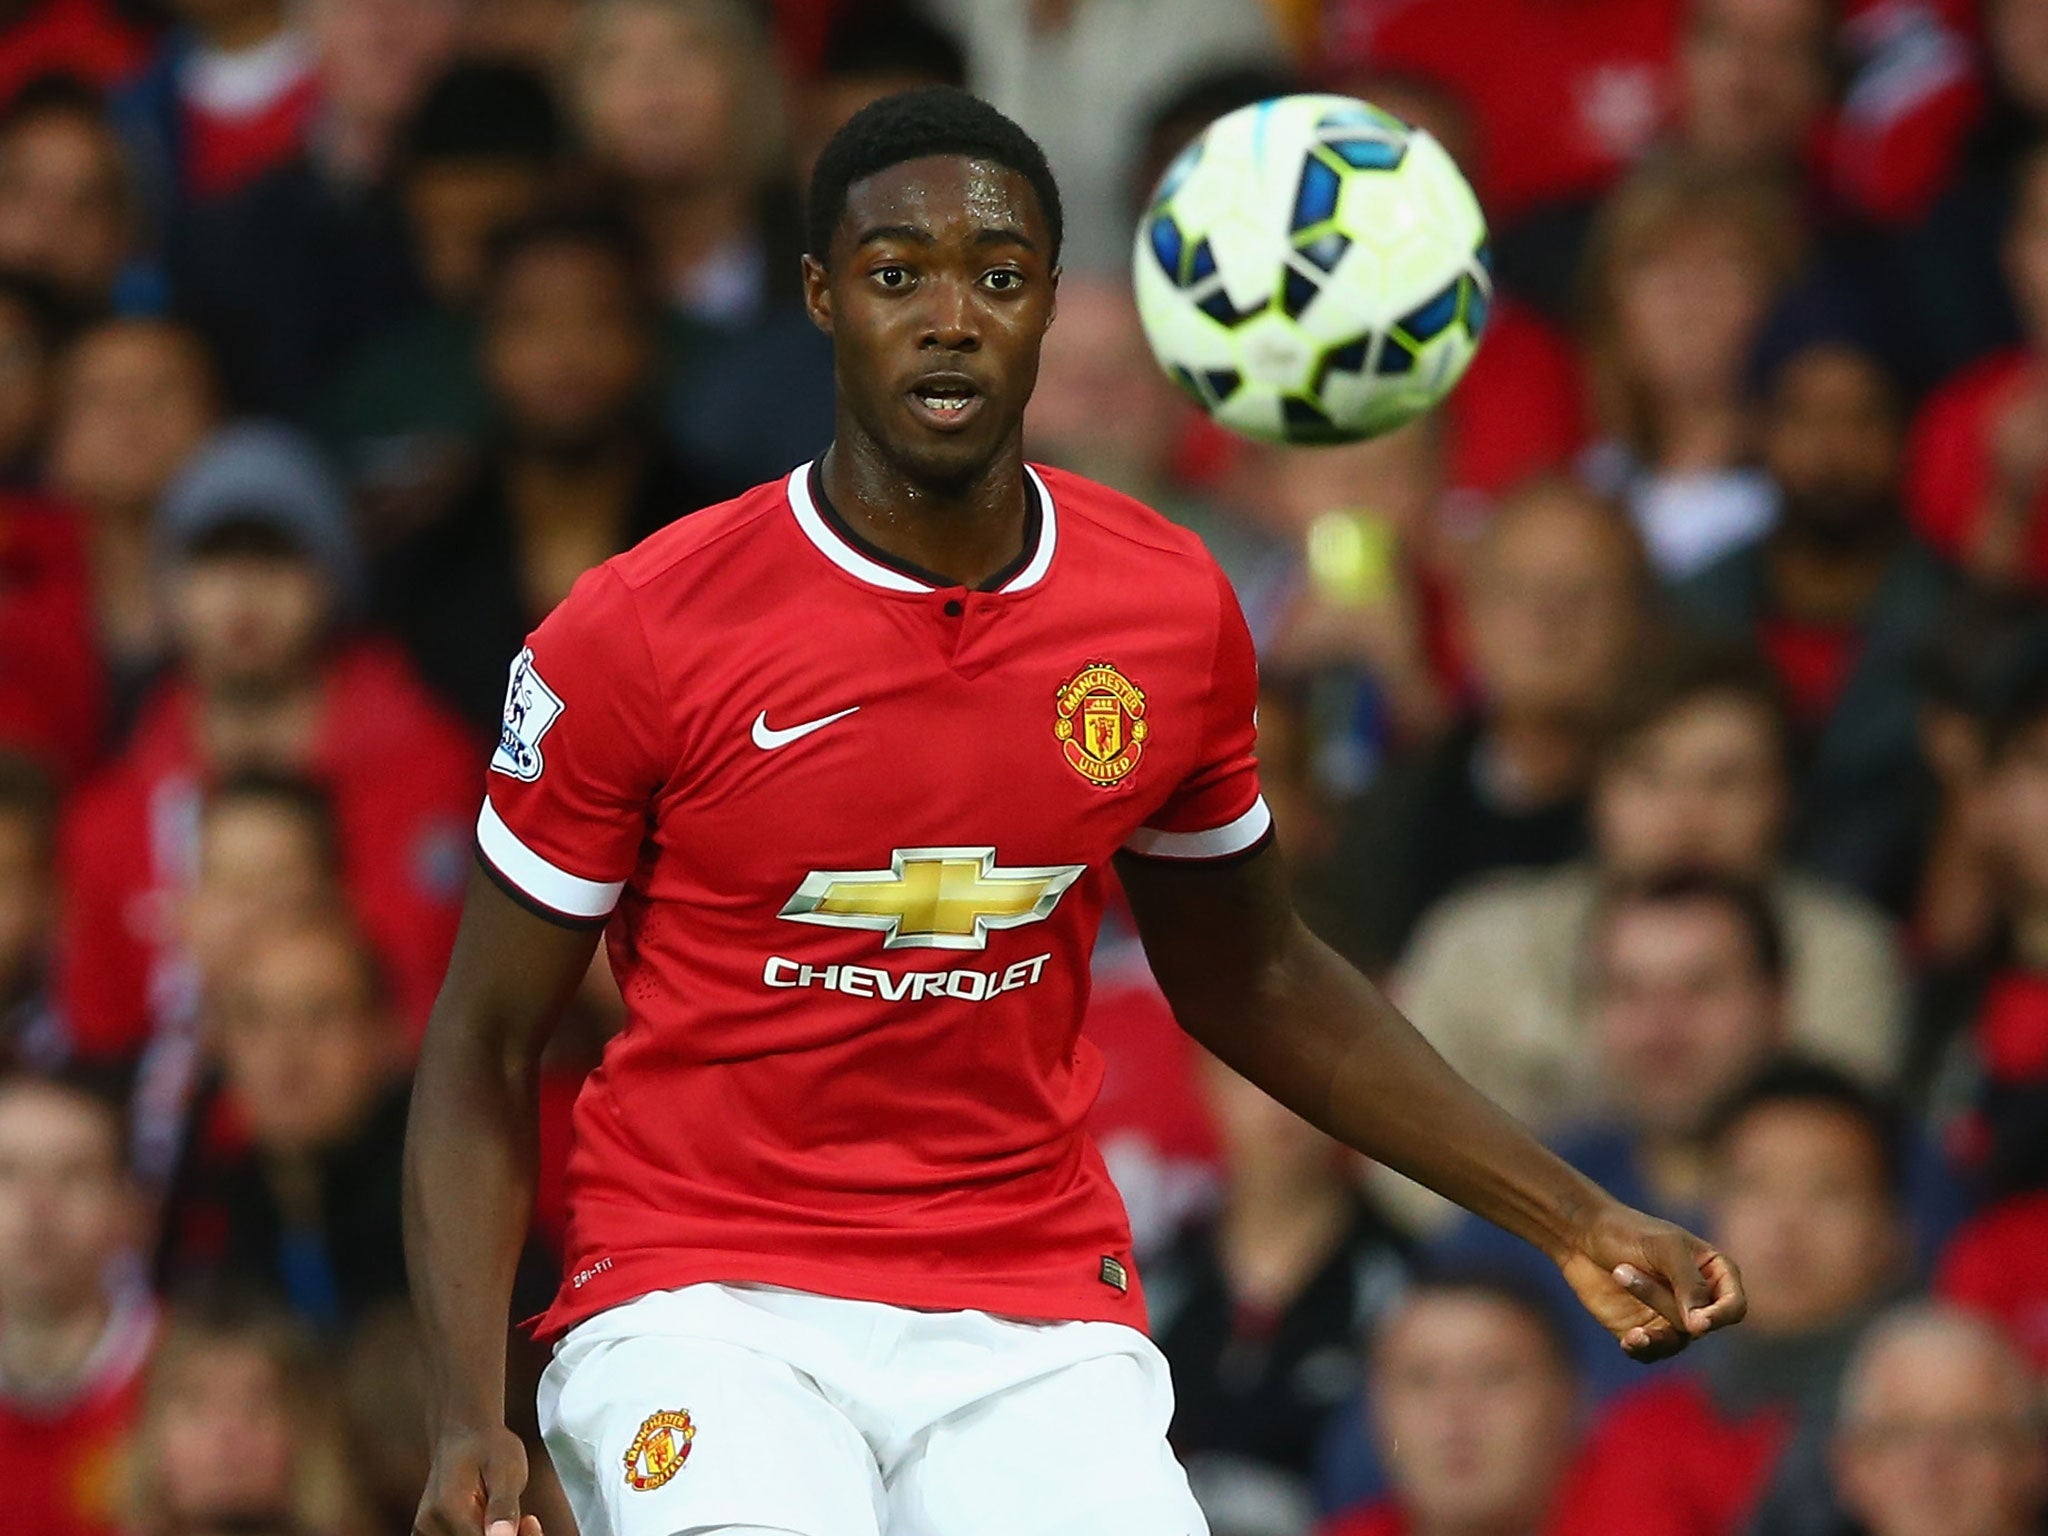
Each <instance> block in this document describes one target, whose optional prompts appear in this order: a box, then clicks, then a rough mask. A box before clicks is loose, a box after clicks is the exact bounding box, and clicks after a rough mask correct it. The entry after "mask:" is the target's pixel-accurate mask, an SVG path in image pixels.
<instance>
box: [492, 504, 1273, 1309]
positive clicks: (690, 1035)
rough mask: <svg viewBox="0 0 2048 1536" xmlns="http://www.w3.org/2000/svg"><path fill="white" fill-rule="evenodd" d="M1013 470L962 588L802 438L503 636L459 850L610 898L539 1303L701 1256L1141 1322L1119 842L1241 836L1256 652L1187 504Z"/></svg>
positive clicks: (582, 899)
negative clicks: (772, 469) (1100, 1000)
mask: <svg viewBox="0 0 2048 1536" xmlns="http://www.w3.org/2000/svg"><path fill="white" fill-rule="evenodd" d="M1029 480H1030V486H1029V489H1030V496H1029V501H1030V505H1031V516H1030V519H1029V524H1028V527H1027V532H1026V539H1025V547H1024V550H1023V552H1022V554H1021V555H1020V557H1019V559H1018V561H1017V562H1016V564H1015V565H1014V566H1013V567H1012V568H1011V569H1010V570H1008V571H1006V572H1003V573H1001V574H999V575H998V576H997V577H996V578H994V579H993V580H991V581H990V582H988V583H987V584H985V587H984V589H982V590H978V591H970V590H968V589H966V588H962V587H958V586H951V587H949V586H945V585H943V584H942V582H941V580H940V579H939V578H935V577H930V576H928V575H925V574H920V573H917V572H914V571H912V570H910V569H908V568H906V567H903V566H901V565H898V564H895V563H892V562H891V561H890V560H889V559H888V557H887V556H885V555H883V554H882V553H881V552H880V551H879V550H876V549H874V548H872V547H870V546H867V545H865V544H863V542H862V541H860V540H859V539H858V537H857V536H856V535H854V534H853V533H852V531H851V530H850V529H848V528H847V527H846V525H845V524H844V523H843V522H842V521H840V520H839V519H838V518H837V517H836V516H835V515H834V514H833V512H832V510H831V508H830V507H829V506H827V505H825V504H824V500H823V497H822V495H820V494H819V493H818V492H817V490H816V481H815V476H814V473H813V471H812V470H811V469H810V468H809V467H808V466H806V468H804V469H801V470H798V471H797V472H796V473H795V474H793V475H792V476H791V477H790V478H789V480H788V481H787V482H786V483H783V484H776V485H771V486H764V487H761V488H759V489H757V490H754V491H751V492H749V493H748V494H747V495H745V496H743V497H741V498H740V499H738V500H737V501H733V502H728V503H726V504H724V505H722V506H719V507H714V508H710V509H708V510H706V511H702V512H698V513H695V514H694V515H692V516H690V517H688V518H685V519H683V520H682V521H681V522H679V523H676V524H674V525H673V526H671V527H669V528H667V529H665V530H663V531H662V532H661V533H658V534H656V535H655V536H654V537H652V538H650V539H649V540H647V541H646V542H645V543H643V544H641V545H640V546H639V547H638V548H637V549H634V550H631V551H629V552H628V553H626V554H624V555H621V556H619V557H618V558H617V559H615V560H611V561H608V562H607V563H606V564H604V565H603V566H601V567H599V568H598V569H597V570H596V571H593V572H591V573H590V574H589V575H587V576H585V577H584V578H583V579H582V580H581V581H579V582H578V583H577V585H576V588H575V590H574V591H572V592H571V593H570V595H569V597H568V599H567V600H566V601H565V602H564V603H563V604H562V606H561V607H560V608H558V609H557V610H556V611H555V612H554V613H553V614H552V615H550V616H549V617H548V619H547V620H546V621H545V622H544V623H543V624H542V625H541V626H540V628H539V629H538V630H536V631H535V632H534V634H533V636H532V638H531V641H530V643H529V646H528V649H527V650H526V651H525V652H524V653H522V654H521V656H520V657H519V658H518V659H517V660H516V661H515V662H514V664H513V669H512V679H511V687H510V690H509V692H508V696H507V701H506V707H505V722H504V730H503V733H502V736H501V739H500V742H499V746H498V750H497V753H496V754H495V756H494V757H493V759H492V762H491V768H492V770H493V771H492V772H491V774H490V775H489V784H490V791H489V795H488V798H487V799H486V801H485V804H484V808H483V812H482V816H481V819H480V822H479V826H478V841H479V846H480V850H481V852H482V854H483V857H484V860H485V863H486V866H487V867H488V868H489V869H490V870H492V871H493V872H495V874H496V875H497V876H498V878H499V879H500V880H501V881H502V882H503V883H504V885H505V886H506V887H507V888H508V889H509V890H510V891H511V892H512V893H513V894H514V895H515V896H518V897H521V898H523V899H525V900H526V901H528V902H530V903H533V904H536V905H537V906H539V907H540V908H542V909H543V910H545V911H546V912H548V913H550V914H552V915H554V916H556V917H558V918H563V919H568V920H572V921H573V920H581V921H592V922H595V921H604V920H606V919H609V943H610V946H611V960H612V965H613V968H614V971H615V972H616V974H617V977H618V980H619V986H620V990H621V992H622V993H623V995H624V997H625V1000H626V1005H627V1008H628V1010H629V1022H628V1024H627V1027H626V1028H625V1030H624V1031H623V1032H622V1033H621V1034H620V1035H619V1036H618V1037H617V1038H615V1039H614V1040H613V1041H612V1042H611V1044H610V1045H609V1047H608V1048H607V1049H606V1052H605V1056H604V1060H603V1062H602V1064H601V1065H600V1066H599V1067H598V1068H597V1070H596V1071H595V1072H594V1073H593V1074H592V1075H591V1077H590V1079H589V1080H588V1082H587V1083H586V1084H585V1086H584V1089H583V1092H582V1094H581V1096H580V1098H579V1099H578V1101H577V1105H576V1112H575V1137H574V1146H573V1148H572V1150H571V1153H570V1162H569V1174H568V1184H569V1206H570V1210H569V1232H568V1243H567V1254H566V1260H567V1262H566V1269H567V1274H568V1278H567V1279H566V1281H565V1283H564V1285H563V1288H562V1291H561V1294H560V1295H559V1296H558V1297H557V1299H556V1302H555V1305H554V1307H553V1308H552V1309H551V1310H550V1311H549V1312H548V1313H547V1314H546V1316H545V1318H544V1319H542V1323H541V1327H542V1330H543V1331H544V1332H558V1331H560V1330H562V1329H564V1328H567V1327H569V1326H570V1325H572V1324H574V1323H576V1322H578V1321H580V1320H581V1319H583V1318H585V1317H588V1316H590V1315H591V1314H593V1313H595V1312H598V1311H600V1310H602V1309H604V1308H606V1307H609V1306H613V1305H615V1304H617V1303H619V1302H622V1301H626V1300H628V1299H630V1298H632V1297H634V1296H638V1295H641V1294H644V1293H646V1292H649V1291H654V1290H662V1289H668V1288H671V1287H675V1286H681V1285H687V1284H691V1283H693V1282H696V1281H704V1280H723V1281H757V1282H763V1283H768V1284H779V1285H786V1286H791V1287H795V1288H797V1289H802V1290H809V1291H815V1292H822V1293H825V1294H830V1295H837V1296H846V1297H853V1298H857V1299H862V1300H871V1301H881V1302H889V1303H893V1304H896V1305H899V1306H912V1307H926V1308H938V1309H953V1308H980V1309H983V1310H986V1311H991V1312H999V1313H1007V1314H1011V1315H1015V1316H1023V1317H1038V1318H1084V1319H1107V1320H1115V1321H1122V1322H1130V1323H1133V1324H1139V1325H1142V1323H1143V1321H1144V1306H1143V1302H1142V1300H1141V1298H1140V1296H1139V1294H1138V1291H1137V1289H1136V1285H1135V1280H1134V1278H1133V1274H1132V1261H1131V1253H1130V1235H1129V1229H1128V1225H1127V1223H1126V1221H1125V1218H1124V1213H1123V1208H1122V1206H1121V1204H1120V1203H1119V1201H1118V1199H1117V1195H1116V1191H1115V1189H1114V1187H1113V1186H1112V1185H1111V1183H1110V1181H1109V1177H1108V1175H1107V1173H1106V1172H1105V1171H1104V1169H1103V1164H1102V1159H1101V1158H1100V1157H1099V1156H1098V1155H1097V1153H1096V1151H1095V1149H1094V1147H1093V1145H1092V1144H1091V1143H1090V1142H1089V1140H1088V1137H1087V1134H1086V1132H1085V1131H1084V1129H1083V1124H1082V1123H1083V1120H1084V1119H1085V1117H1086V1115H1087V1113H1088V1109H1089V1106H1090V1104H1091V1102H1092V1101H1093V1100H1094V1098H1095V1093H1096V1089H1097V1086H1098V1084H1099V1083H1100V1080H1101V1076H1102V1067H1101V1061H1100V1058H1099V1057H1098V1056H1097V1055H1096V1053H1095V1051H1094V1049H1093V1047H1091V1046H1089V1045H1088V1044H1087V1043H1086V1042H1085V1041H1083V1040H1081V1038H1080V1024H1081V1016H1082V1010H1083V1008H1084V1007H1085V1005H1086V1002H1087V993H1088V972H1089V952H1090V948H1091V946H1092V945H1093V943H1094V939H1095V928H1096V922H1097V919H1098V917H1099V916H1100V914H1101V910H1102V901H1103V886H1104V881H1105V871H1104V866H1105V865H1106V864H1107V863H1108V862H1109V860H1110V858H1111V857H1112V856H1113V855H1114V854H1116V853H1117V852H1118V851H1119V850H1121V849H1128V850H1130V851H1131V852H1133V853H1136V854H1139V855H1142V856H1147V857H1154V858H1168V859H1194V860H1200V859H1228V858H1233V857H1237V856H1240V855H1243V854H1245V853H1247V852H1248V851H1250V850H1251V849H1253V848H1255V847H1256V846H1257V845H1259V844H1260V843H1261V842H1262V841H1263V840H1264V838H1265V837H1266V836H1267V833H1268V829H1269V827H1270V824H1271V818H1270V816H1269V815H1268V814H1267V811H1266V806H1265V802H1264V800H1263V799H1262V798H1261V796H1260V794H1259V787H1258V775H1257V770H1256V767H1255V765H1254V761H1253V754H1252V737H1253V724H1252V716H1253V707H1254V703H1255V698H1256V693H1257V678H1256V674H1255V668H1254V663H1253V657H1252V645H1251V638H1250V636H1249V634H1248V633H1247V632H1246V629H1245V625H1244V620H1243V618H1242V616H1241V615H1240V614H1239V612H1238V609H1237V604H1236V600H1235V599H1234V597H1233V596H1232V594H1231V591H1230V588H1229V585H1228V583H1227V582H1226V581H1225V579H1224V577H1223V575H1222V573H1221V571H1219V570H1218V569H1217V567H1216V564H1215V562H1214V561H1213V560H1211V559H1210V557H1209V555H1208V553H1207V551H1206V550H1204V549H1203V547H1202V545H1201V543H1200V541H1199V540H1197V539H1196V538H1195V537H1194V536H1193V535H1191V534H1189V533H1187V532H1186V531H1185V530H1183V529H1180V528H1178V527H1176V526H1174V525H1173V524H1171V523H1169V522H1167V521H1166V520H1165V519H1164V518H1161V517H1159V516H1158V515H1157V514H1155V513H1153V512H1151V511H1148V510H1147V509H1146V508H1144V507H1142V506H1140V505H1138V504H1137V503H1135V502H1133V501H1130V500H1128V499H1127V498H1125V497H1123V496H1120V495H1117V494H1116V493H1115V492H1112V491H1109V490H1106V489H1104V488H1102V487H1101V486H1097V485H1093V484H1091V483H1089V482H1088V481H1085V480H1081V479H1079V478H1076V477H1075V476H1072V475H1066V474H1061V473H1059V472H1057V471H1054V470H1042V471H1041V470H1033V471H1032V472H1031V473H1030V477H1029Z"/></svg>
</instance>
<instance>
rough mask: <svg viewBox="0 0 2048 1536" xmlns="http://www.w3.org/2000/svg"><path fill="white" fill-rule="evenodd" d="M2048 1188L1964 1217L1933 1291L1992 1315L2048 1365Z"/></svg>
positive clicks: (2046, 1367)
mask: <svg viewBox="0 0 2048 1536" xmlns="http://www.w3.org/2000/svg"><path fill="white" fill-rule="evenodd" d="M2044 1254H2048V1193H2043V1194H2030V1195H2018V1196H2015V1197H2013V1198H2012V1199H2009V1200H2005V1201H2002V1202H2001V1203H1999V1204H1998V1205H1995V1206H1993V1207H1992V1208H1991V1209H1990V1210H1988V1211H1984V1212H1981V1213H1979V1214H1978V1215H1976V1216H1974V1217H1972V1218H1971V1219H1970V1220H1969V1221H1967V1222H1965V1223H1964V1224H1963V1226H1962V1227H1961V1229H1960V1230H1958V1231H1957V1233H1956V1235H1955V1236H1954V1237H1953V1238H1951V1239H1950V1240H1949V1244H1948V1247H1947V1249H1946V1250H1945V1251H1944V1252H1943V1254H1942V1257H1941V1266H1940V1269H1939V1271H1938V1272H1937V1273H1936V1275H1935V1278H1934V1291H1935V1294H1936V1295H1938V1296H1941V1297H1944V1298H1945V1299H1947V1300H1949V1301H1953V1302H1955V1303H1957V1304H1958V1305H1960V1306H1965V1307H1969V1308H1971V1309H1973V1310H1975V1311H1978V1312H1983V1313H1985V1314H1987V1315H1988V1316H1990V1317H1993V1318H1996V1319H1997V1320H1998V1321H1999V1322H2000V1323H2002V1324H2003V1325H2004V1326H2005V1327H2006V1328H2008V1329H2010V1330H2011V1331H2012V1335H2013V1337H2014V1338H2015V1339H2016V1340H2018V1342H2019V1346H2020V1348H2021V1349H2023V1350H2025V1351H2026V1354H2027V1358H2028V1359H2030V1360H2032V1361H2033V1362H2034V1364H2035V1365H2036V1366H2037V1367H2038V1368H2040V1369H2042V1370H2044V1371H2048V1265H2044V1264H2043V1263H2042V1256H2043V1255H2044Z"/></svg>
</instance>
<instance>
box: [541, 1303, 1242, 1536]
mask: <svg viewBox="0 0 2048 1536" xmlns="http://www.w3.org/2000/svg"><path fill="white" fill-rule="evenodd" d="M1172 1416H1173V1388H1172V1386H1171V1384H1170V1382H1169V1380H1168V1378H1167V1370H1166V1360H1165V1357H1163V1356H1162V1355H1161V1354H1160V1353H1159V1351H1158V1349H1157V1348H1155V1347H1154V1346H1153V1344H1152V1341H1151V1340H1149V1339H1147V1338H1146V1337H1145V1336H1144V1335H1143V1334H1141V1333H1139V1332H1138V1331H1137V1330H1136V1329H1134V1328H1129V1327H1126V1326H1124V1325H1123V1324H1121V1323H1034V1322H1024V1321H1020V1320H1017V1319H1014V1318H1005V1317H996V1316H992V1315H990V1314H989V1313H986V1312H918V1311H911V1310H909V1309H906V1308H903V1307H891V1306H884V1305H882V1304H880V1303H878V1302H867V1301H845V1300H841V1299H839V1298H836V1297H830V1296H815V1295H811V1294H809V1293H807V1292H802V1291H789V1290H782V1289H779V1288H777V1287H772V1286H754V1285H692V1286H686V1287H685V1288H683V1289H682V1290H676V1291H660V1292H656V1293H655V1294H653V1295H650V1296H643V1297H640V1298H639V1299H638V1300H637V1301H631V1302H628V1303H626V1304H625V1305H623V1306H619V1307H614V1308H613V1309H612V1310H611V1311H609V1312H604V1313H600V1314H599V1315H598V1316H596V1317H593V1318H590V1319H589V1320H588V1321H586V1322H584V1323H582V1324H580V1325H578V1326H577V1327H576V1328H574V1329H573V1330H571V1331H570V1333H569V1334H568V1336H567V1337H566V1338H564V1339H563V1340H562V1341H561V1343H560V1344H558V1345H557V1346H556V1347H555V1357H554V1360H553V1362H552V1363H551V1364H550V1365H549V1366H548V1368H547V1371H546V1373H545V1374H544V1375H543V1376H542V1378H541V1384H540V1424H541V1431H542V1433H543V1434H544V1435H545V1436H546V1438H547V1445H548V1451H549V1453H550V1454H551V1455H552V1456H553V1458H554V1463H555V1469H556V1471H557V1472H558V1473H559V1474H560V1476H561V1479H562V1484H563V1487H564V1488H565V1489H566V1490H567V1492H568V1495H569V1502H570V1505H571V1506H572V1507H573V1508H574V1510H575V1512H576V1520H577V1523H578V1524H579V1525H580V1526H581V1527H582V1536H685V1533H692V1536H694V1533H700V1532H701V1533H710V1532H717V1531H724V1530H727V1529H729V1528H742V1529H754V1530H767V1531H777V1532H785V1531H786V1532H791V1533H794V1536H1085V1533H1090V1532H1097V1531H1114V1532H1116V1533H1117V1536H1208V1526H1207V1525H1206V1524H1205V1523H1204V1521H1203V1519H1202V1514H1201V1511H1200V1509H1199V1508H1198V1507H1197V1506H1196V1504H1195V1501H1194V1498H1193V1496H1192V1495H1191V1494H1190V1493H1189V1492H1188V1482H1187V1477H1186V1475H1185V1474H1184V1473H1183V1472H1182V1471H1181V1469H1180V1465H1179V1463H1178V1462H1176V1461H1175V1460H1174V1458H1173V1452H1172V1451H1171V1450H1169V1449H1168V1447H1167V1444H1166V1426H1167V1422H1168V1420H1169V1419H1171V1418H1172Z"/></svg>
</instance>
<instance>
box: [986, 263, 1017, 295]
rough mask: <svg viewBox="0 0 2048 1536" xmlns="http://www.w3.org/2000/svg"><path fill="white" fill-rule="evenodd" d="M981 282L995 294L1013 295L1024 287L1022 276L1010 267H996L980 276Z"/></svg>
mask: <svg viewBox="0 0 2048 1536" xmlns="http://www.w3.org/2000/svg"><path fill="white" fill-rule="evenodd" d="M981 280H982V282H983V283H985V284H986V285H987V286H988V287H989V288H990V289H991V290H992V291H994V292H996V293H1015V292H1016V291H1017V290H1018V289H1019V288H1022V287H1023V286H1024V274H1023V273H1022V272H1018V271H1015V270H1014V269H1012V268H1010V267H997V268H996V269H995V270H994V271H993V272H985V273H983V274H982V278H981Z"/></svg>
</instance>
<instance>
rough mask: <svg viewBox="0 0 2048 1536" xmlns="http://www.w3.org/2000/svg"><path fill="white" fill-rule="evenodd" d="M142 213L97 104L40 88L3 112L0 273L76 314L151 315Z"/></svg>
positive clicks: (72, 86)
mask: <svg viewBox="0 0 2048 1536" xmlns="http://www.w3.org/2000/svg"><path fill="white" fill-rule="evenodd" d="M141 222H142V221H141V213H140V209H139V208H138V207H137V203H136V192H135V188H134V186H133V184H132V177H131V176H130V173H129V169H128V163H127V158H126V152H125V151H124V150H123V148H122V144H121V139H120V136H119V135H118V134H117V133H116V132H115V131H114V127H113V124H112V121H111V120H110V119H109V117H108V115H107V109H106V105H105V103H104V102H103V101H102V100H101V98H100V97H99V95H98V94H97V93H95V92H93V91H91V90H88V89H87V88H85V87H84V86H81V85H78V84H77V83H75V82H73V81H69V80H61V79H58V80H44V81H38V82H36V83H35V84H34V85H32V86H30V87H29V88H28V89H27V90H24V91H23V92H22V93H21V94H20V95H18V96H16V97H15V98H14V100H13V102H12V103H11V104H10V105H8V106H7V107H6V109H5V110H4V111H0V267H4V268H6V269H7V270H9V271H11V272H15V273H19V274H23V275H26V276H29V277H34V278H37V279H40V280H41V281H43V282H45V283H47V284H48V285H49V286H50V289H51V291H52V292H53V293H54V294H56V295H57V297H58V298H59V299H61V300H62V301H63V303H65V304H66V305H68V306H69V307H70V308H71V309H72V310H73V311H74V312H75V313H77V314H78V315H81V316H84V317H86V318H97V317H98V316H100V315H101V314H103V313H105V312H106V311H107V310H109V309H111V308H120V309H128V310H134V309H146V308H150V307H153V305H154V303H155V301H156V300H157V299H158V298H159V297H160V295H159V294H158V293H157V292H155V284H154V282H153V280H152V278H151V276H150V274H149V273H148V272H146V271H145V270H143V269H141V268H140V266H139V264H138V262H137V258H136V251H137V246H138V244H139V241H140V238H141Z"/></svg>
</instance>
